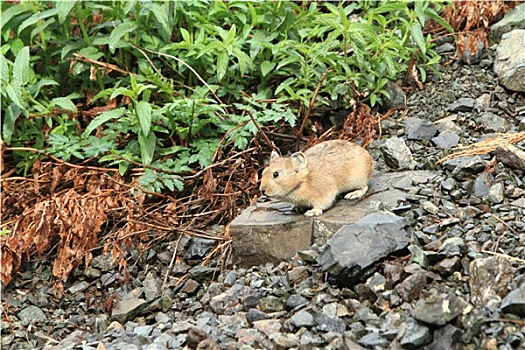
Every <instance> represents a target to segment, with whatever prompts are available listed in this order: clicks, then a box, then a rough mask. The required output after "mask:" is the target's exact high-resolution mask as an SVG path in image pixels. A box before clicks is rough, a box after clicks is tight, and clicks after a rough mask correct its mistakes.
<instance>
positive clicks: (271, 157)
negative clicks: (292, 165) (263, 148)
mask: <svg viewBox="0 0 525 350" xmlns="http://www.w3.org/2000/svg"><path fill="white" fill-rule="evenodd" d="M279 158H281V156H280V155H279V153H277V152H275V151H272V155H271V156H270V163H271V162H273V161H274V160H277V159H279Z"/></svg>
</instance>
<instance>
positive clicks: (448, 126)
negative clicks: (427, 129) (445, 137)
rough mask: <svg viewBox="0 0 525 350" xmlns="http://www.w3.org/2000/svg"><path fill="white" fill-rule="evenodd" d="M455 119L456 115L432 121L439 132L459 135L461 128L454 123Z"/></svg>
mask: <svg viewBox="0 0 525 350" xmlns="http://www.w3.org/2000/svg"><path fill="white" fill-rule="evenodd" d="M456 119H457V116H450V117H445V118H441V119H439V120H436V121H435V122H434V125H435V126H436V129H437V130H438V131H439V133H440V134H458V135H461V133H462V132H463V130H462V129H461V128H460V127H459V126H457V125H456V123H455V122H454V121H455V120H456Z"/></svg>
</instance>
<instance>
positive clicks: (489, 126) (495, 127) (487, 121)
mask: <svg viewBox="0 0 525 350" xmlns="http://www.w3.org/2000/svg"><path fill="white" fill-rule="evenodd" d="M476 121H477V123H478V124H481V125H483V129H484V130H485V131H486V132H505V131H507V130H509V128H510V123H509V122H508V121H507V119H505V118H503V117H500V116H498V115H496V114H494V113H490V112H485V113H483V114H482V115H481V116H479V117H478V118H477V119H476Z"/></svg>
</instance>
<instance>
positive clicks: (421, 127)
mask: <svg viewBox="0 0 525 350" xmlns="http://www.w3.org/2000/svg"><path fill="white" fill-rule="evenodd" d="M405 134H406V135H407V139H409V140H430V139H432V137H434V135H436V134H437V128H436V127H435V126H434V124H432V123H431V122H429V121H428V120H424V119H419V118H407V119H406V120H405Z"/></svg>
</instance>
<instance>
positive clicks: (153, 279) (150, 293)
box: [142, 272, 162, 302]
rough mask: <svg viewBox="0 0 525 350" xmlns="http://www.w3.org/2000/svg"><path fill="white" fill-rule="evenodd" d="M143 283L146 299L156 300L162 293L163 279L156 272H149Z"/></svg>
mask: <svg viewBox="0 0 525 350" xmlns="http://www.w3.org/2000/svg"><path fill="white" fill-rule="evenodd" d="M142 285H143V286H144V298H145V299H146V301H148V302H149V301H152V300H155V299H157V298H160V296H161V295H162V280H161V279H160V278H158V277H157V274H156V273H154V272H150V273H148V275H147V276H146V278H145V279H144V281H143V282H142Z"/></svg>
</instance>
